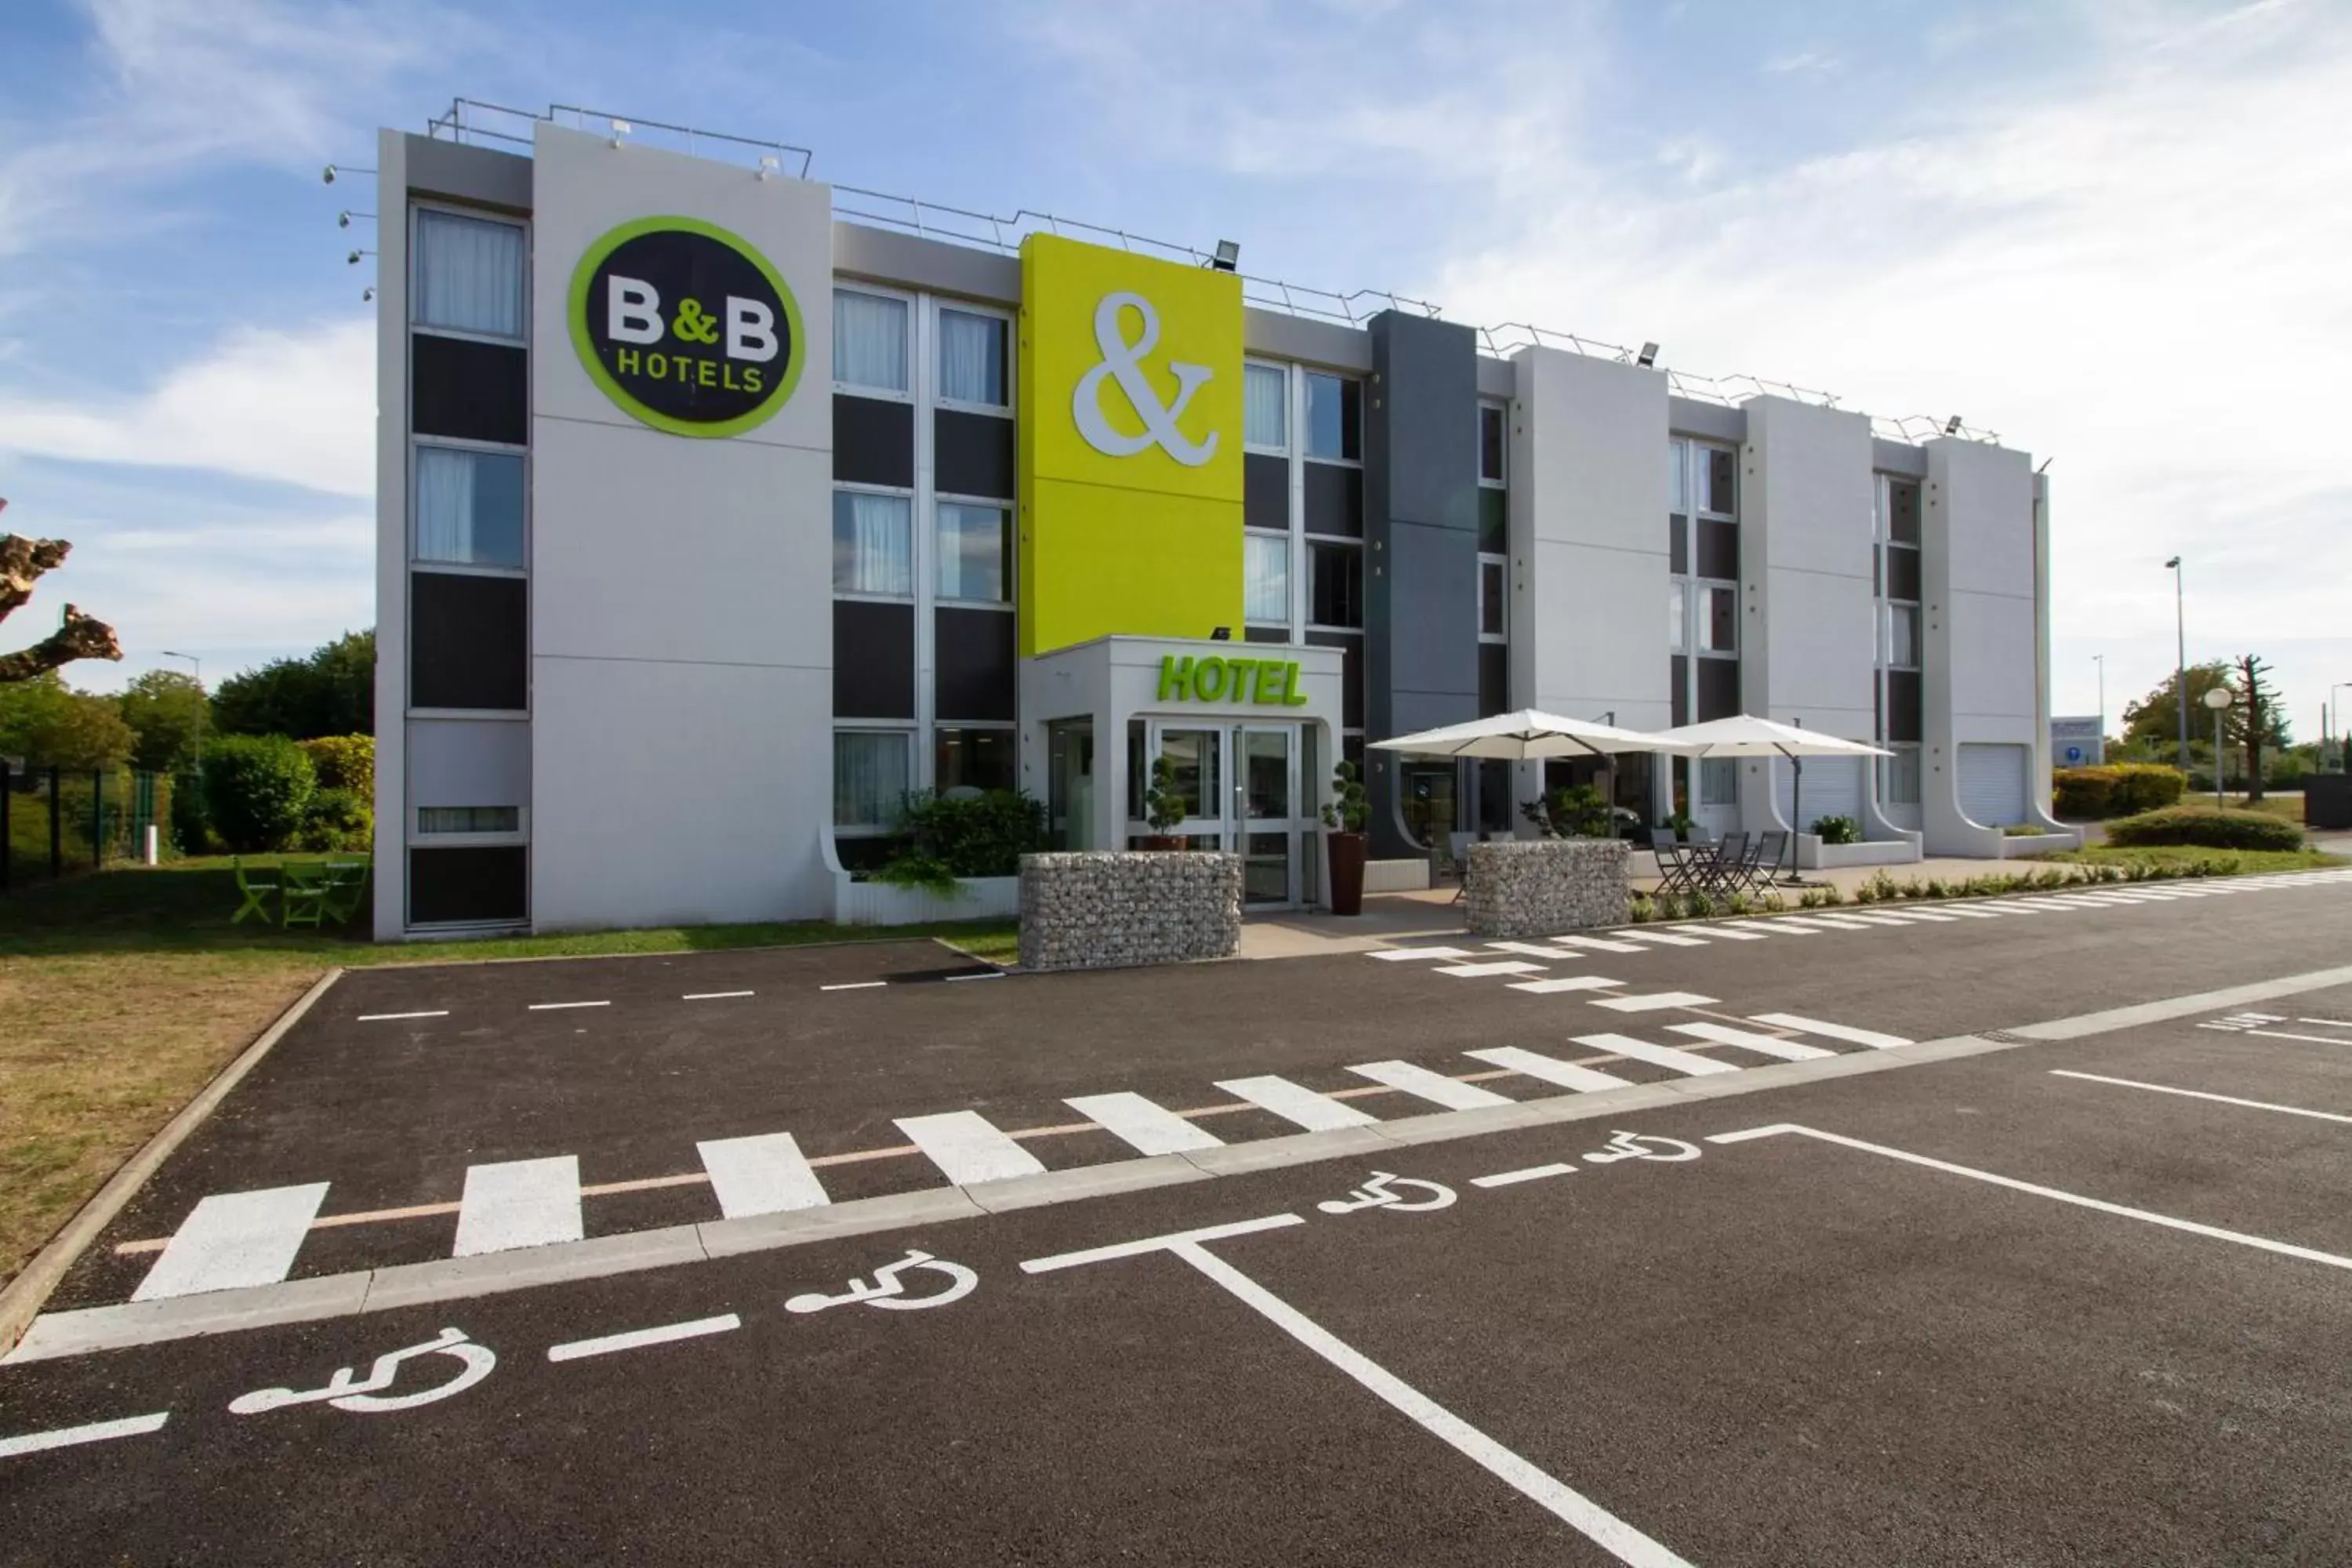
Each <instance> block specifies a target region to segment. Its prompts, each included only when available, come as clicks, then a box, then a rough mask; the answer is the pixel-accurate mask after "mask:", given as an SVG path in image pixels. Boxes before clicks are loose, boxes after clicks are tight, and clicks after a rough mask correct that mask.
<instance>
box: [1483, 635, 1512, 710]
mask: <svg viewBox="0 0 2352 1568" xmlns="http://www.w3.org/2000/svg"><path fill="white" fill-rule="evenodd" d="M1510 710H1511V650H1510V648H1509V647H1507V646H1506V645H1504V644H1502V643H1498V642H1489V643H1480V644H1479V645H1478V717H1480V718H1481V719H1485V718H1488V717H1490V716H1492V715H1494V714H1496V713H1507V712H1509V711H1510Z"/></svg>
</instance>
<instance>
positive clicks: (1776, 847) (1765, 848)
mask: <svg viewBox="0 0 2352 1568" xmlns="http://www.w3.org/2000/svg"><path fill="white" fill-rule="evenodd" d="M1757 844H1758V847H1759V849H1760V850H1761V851H1762V852H1761V853H1760V854H1759V856H1758V857H1757V864H1758V866H1759V867H1760V868H1761V869H1762V872H1763V875H1764V879H1766V880H1767V881H1769V880H1770V879H1772V877H1773V875H1774V874H1775V873H1777V872H1778V871H1779V870H1780V862H1781V861H1782V860H1783V859H1784V858H1787V856H1788V853H1789V836H1788V835H1787V834H1785V833H1777V832H1776V833H1765V834H1759V835H1758V836H1757ZM1790 869H1791V870H1794V869H1795V868H1794V867H1793V866H1792V867H1790Z"/></svg>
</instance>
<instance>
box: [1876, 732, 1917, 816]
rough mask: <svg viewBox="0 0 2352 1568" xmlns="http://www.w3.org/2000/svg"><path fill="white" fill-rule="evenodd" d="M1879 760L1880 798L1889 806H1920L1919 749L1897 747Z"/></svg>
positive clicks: (1914, 747)
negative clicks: (1892, 752)
mask: <svg viewBox="0 0 2352 1568" xmlns="http://www.w3.org/2000/svg"><path fill="white" fill-rule="evenodd" d="M1892 749H1893V751H1894V752H1895V754H1894V755H1893V756H1891V757H1881V758H1879V759H1878V798H1879V800H1880V801H1881V802H1882V803H1883V804H1885V805H1918V804H1919V748H1918V747H1916V746H1896V747H1894V748H1892Z"/></svg>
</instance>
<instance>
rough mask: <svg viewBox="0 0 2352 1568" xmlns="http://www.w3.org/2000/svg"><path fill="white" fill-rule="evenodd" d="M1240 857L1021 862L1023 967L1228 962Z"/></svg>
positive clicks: (1235, 935)
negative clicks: (1210, 959) (1211, 959)
mask: <svg viewBox="0 0 2352 1568" xmlns="http://www.w3.org/2000/svg"><path fill="white" fill-rule="evenodd" d="M1241 940H1242V858H1241V857H1240V856H1238V855H1225V854H1196V853H1192V852H1190V851H1184V852H1178V853H1166V852H1160V851H1143V852H1136V851H1107V850H1087V851H1082V852H1069V853H1059V854H1052V855H1024V856H1023V857H1021V967H1022V968H1024V969H1114V968H1121V967H1125V966H1128V965H1130V964H1139V963H1192V962H1194V961H1196V960H1199V959H1205V958H1231V957H1232V956H1233V955H1234V951H1235V950H1236V949H1238V948H1239V947H1240V946H1241Z"/></svg>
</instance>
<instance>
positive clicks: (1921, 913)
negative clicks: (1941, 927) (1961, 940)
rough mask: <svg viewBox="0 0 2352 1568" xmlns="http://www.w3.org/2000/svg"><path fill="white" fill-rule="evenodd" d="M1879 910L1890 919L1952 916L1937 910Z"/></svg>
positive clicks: (1937, 919) (1914, 919)
mask: <svg viewBox="0 0 2352 1568" xmlns="http://www.w3.org/2000/svg"><path fill="white" fill-rule="evenodd" d="M1878 912H1879V913H1880V914H1882V915H1884V916H1885V917H1886V918H1887V919H1888V920H1900V921H1948V920H1950V919H1951V918H1952V917H1951V916H1949V915H1948V914H1944V913H1941V912H1939V911H1937V910H1879V911H1878Z"/></svg>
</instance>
